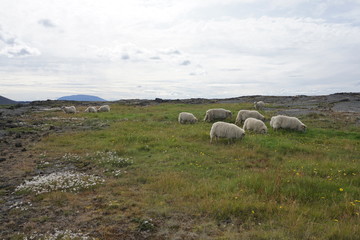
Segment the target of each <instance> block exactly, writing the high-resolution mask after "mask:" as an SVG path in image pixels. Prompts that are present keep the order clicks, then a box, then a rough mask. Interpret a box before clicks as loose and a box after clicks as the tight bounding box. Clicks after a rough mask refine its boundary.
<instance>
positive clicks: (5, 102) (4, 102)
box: [0, 96, 17, 105]
mask: <svg viewBox="0 0 360 240" xmlns="http://www.w3.org/2000/svg"><path fill="white" fill-rule="evenodd" d="M8 104H17V102H16V101H14V100H11V99H8V98H6V97H2V96H0V105H8Z"/></svg>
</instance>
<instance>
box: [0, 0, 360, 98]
mask: <svg viewBox="0 0 360 240" xmlns="http://www.w3.org/2000/svg"><path fill="white" fill-rule="evenodd" d="M0 6H1V8H0V95H1V96H5V97H7V98H11V99H14V100H46V99H57V98H58V97H61V96H66V95H73V94H89V95H96V96H99V97H102V98H105V99H107V100H117V99H128V98H147V99H152V98H156V97H160V98H168V99H169V98H171V99H175V98H192V97H204V98H218V97H221V98H223V97H237V96H243V95H257V94H262V95H298V94H306V95H318V94H329V93H335V92H360V0H322V1H320V0H181V1H179V0H176V1H175V0H131V1H117V0H102V1H98V0H76V1H74V0H62V1H55V0H47V1H44V0H31V1H29V0H16V1H14V0H0Z"/></svg>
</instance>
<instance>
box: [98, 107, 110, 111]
mask: <svg viewBox="0 0 360 240" xmlns="http://www.w3.org/2000/svg"><path fill="white" fill-rule="evenodd" d="M98 112H110V106H109V105H102V106H101V107H99V108H98Z"/></svg>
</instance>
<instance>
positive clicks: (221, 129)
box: [210, 122, 245, 143]
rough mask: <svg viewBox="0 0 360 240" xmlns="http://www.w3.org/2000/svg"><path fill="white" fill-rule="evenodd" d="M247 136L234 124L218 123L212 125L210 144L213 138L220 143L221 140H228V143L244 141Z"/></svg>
mask: <svg viewBox="0 0 360 240" xmlns="http://www.w3.org/2000/svg"><path fill="white" fill-rule="evenodd" d="M244 136H245V131H244V130H243V129H241V128H240V127H238V126H236V125H235V124H233V123H226V122H216V123H214V124H213V125H212V127H211V130H210V143H212V140H213V138H215V141H218V139H219V138H227V139H228V141H229V142H228V143H230V141H232V140H234V139H242V138H243V137H244Z"/></svg>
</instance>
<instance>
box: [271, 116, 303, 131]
mask: <svg viewBox="0 0 360 240" xmlns="http://www.w3.org/2000/svg"><path fill="white" fill-rule="evenodd" d="M270 126H271V127H272V128H273V129H274V130H277V129H279V128H282V129H291V130H296V131H300V132H305V131H306V128H307V127H306V125H305V124H303V123H302V122H301V121H300V120H299V119H298V118H296V117H289V116H284V115H277V116H274V117H272V118H271V120H270Z"/></svg>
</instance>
